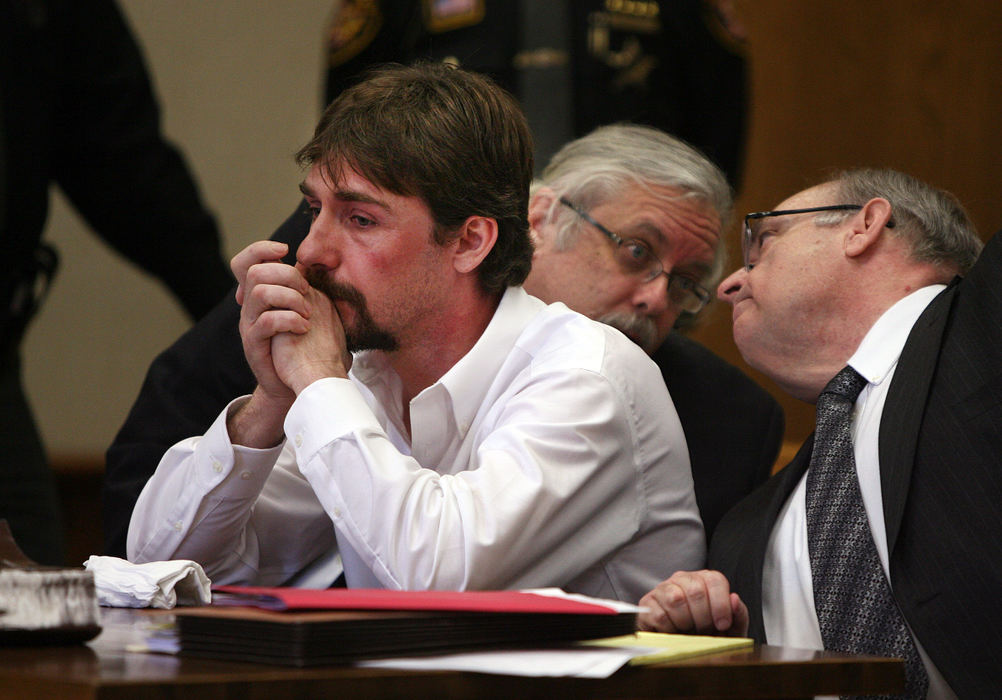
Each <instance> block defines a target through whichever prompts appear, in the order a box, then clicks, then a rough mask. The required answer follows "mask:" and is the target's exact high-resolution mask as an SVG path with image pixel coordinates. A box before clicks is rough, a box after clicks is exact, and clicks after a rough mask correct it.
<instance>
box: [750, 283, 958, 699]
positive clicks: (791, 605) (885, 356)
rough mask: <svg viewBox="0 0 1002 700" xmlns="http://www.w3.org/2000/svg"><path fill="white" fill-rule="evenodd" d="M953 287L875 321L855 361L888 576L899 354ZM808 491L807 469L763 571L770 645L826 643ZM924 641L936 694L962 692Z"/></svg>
mask: <svg viewBox="0 0 1002 700" xmlns="http://www.w3.org/2000/svg"><path fill="white" fill-rule="evenodd" d="M945 288H946V287H945V285H942V284H937V285H931V286H928V287H923V288H921V289H919V290H916V291H915V292H912V293H911V294H909V295H908V296H906V297H905V298H903V299H901V300H900V301H898V302H897V303H896V304H895V305H894V306H892V307H891V308H889V309H888V310H887V311H885V312H884V314H883V315H882V316H881V317H880V318H879V319H878V320H877V322H876V323H875V324H873V327H872V328H871V329H870V330H869V331H868V332H867V334H866V336H865V337H864V338H863V342H861V343H860V345H859V347H858V348H857V349H856V352H855V353H854V354H853V356H852V357H851V358H849V362H848V363H847V364H849V365H850V366H852V367H853V369H855V370H856V371H857V372H859V373H860V374H861V375H862V376H863V377H864V378H865V379H866V380H867V385H866V386H864V387H863V391H862V392H860V394H859V397H858V398H857V399H856V405H855V407H854V410H853V417H852V442H853V455H854V457H855V460H856V475H857V477H858V478H859V487H860V492H861V493H862V497H863V507H864V509H865V510H866V516H867V519H868V520H869V522H870V532H871V534H872V535H873V541H874V544H876V546H877V555H878V556H879V557H880V563H881V565H882V566H883V567H884V574H885V575H886V576H887V579H888V581H890V567H889V564H888V561H889V556H888V551H887V531H886V528H885V526H884V506H883V500H882V498H881V490H880V460H879V454H878V437H879V432H880V417H881V415H882V414H883V410H884V401H885V400H886V399H887V390H888V388H889V387H890V385H891V378H892V377H893V376H894V370H895V368H896V367H897V364H898V358H899V357H900V356H901V351H902V349H903V348H904V346H905V341H907V340H908V334H909V333H910V332H911V329H912V326H914V325H915V321H917V320H918V317H919V316H921V315H922V312H923V311H924V310H925V307H926V306H928V305H929V302H931V301H932V300H933V299H934V298H935V297H936V296H937V295H938V294H939V293H940V292H941V291H942V290H943V289H945ZM806 495H807V474H806V472H805V474H804V476H803V477H802V478H801V479H800V482H799V483H798V484H797V487H796V488H795V489H794V490H793V492H792V493H791V494H790V497H789V499H788V500H787V502H786V504H785V505H784V506H783V509H782V510H781V511H780V514H779V518H777V520H776V524H775V525H774V526H773V530H772V535H771V536H770V539H769V544H768V546H767V548H766V555H765V563H764V568H763V572H762V616H763V622H764V623H765V632H766V640H767V641H768V643H769V644H778V645H783V646H791V647H799V648H802V649H823V648H824V644H823V642H822V640H821V629H820V627H819V625H818V616H817V612H816V611H815V608H814V583H813V580H812V578H811V559H810V553H809V551H808V548H807V514H806ZM912 636H913V637H914V635H912ZM916 642H917V640H916ZM917 646H918V648H919V654H920V656H921V657H922V661H923V662H924V664H925V666H926V670H927V671H928V672H929V680H930V685H929V697H930V698H950V697H954V696H953V694H952V692H951V691H950V689H949V687H948V686H947V685H946V683H945V681H943V679H942V676H941V675H940V674H939V672H938V671H937V670H936V668H935V667H934V666H933V665H932V663H931V661H930V660H929V658H928V656H926V654H925V650H924V649H923V648H922V645H921V644H917Z"/></svg>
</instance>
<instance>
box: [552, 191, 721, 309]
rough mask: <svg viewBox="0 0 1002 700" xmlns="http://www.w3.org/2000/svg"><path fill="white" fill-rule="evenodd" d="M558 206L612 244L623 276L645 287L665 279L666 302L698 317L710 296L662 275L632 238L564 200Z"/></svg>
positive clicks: (650, 253)
mask: <svg viewBox="0 0 1002 700" xmlns="http://www.w3.org/2000/svg"><path fill="white" fill-rule="evenodd" d="M560 203H561V204H563V205H564V206H565V207H567V208H569V209H571V210H572V211H573V212H574V213H575V214H577V215H578V216H580V217H581V218H582V219H584V220H585V221H587V222H588V223H589V224H591V225H592V226H594V227H595V228H597V229H598V230H599V231H601V232H602V233H603V234H605V235H606V236H607V237H608V238H609V240H611V241H612V242H613V243H615V244H616V262H617V263H619V265H620V267H622V268H623V269H624V270H625V271H626V272H628V273H629V274H631V275H636V276H638V277H639V278H640V279H641V280H643V282H644V283H645V284H646V283H647V282H651V281H653V280H655V279H657V277H658V275H664V276H665V277H667V278H668V300H669V301H670V302H671V303H672V304H673V305H674V306H675V307H677V308H678V309H680V310H682V311H684V312H686V313H689V314H698V313H699V312H700V311H702V310H703V307H704V306H706V304H707V302H709V301H710V293H709V292H708V291H706V289H704V288H703V287H701V286H700V285H699V284H697V283H696V282H695V280H692V279H690V278H688V277H682V276H681V275H674V274H672V273H670V272H665V269H664V266H663V265H662V264H661V260H659V259H658V256H656V255H655V254H654V251H653V250H651V247H650V246H649V245H647V244H646V243H644V242H643V241H641V240H639V239H636V238H623V237H622V236H619V235H617V234H615V233H613V232H612V231H610V230H609V229H607V228H606V227H605V226H603V225H602V224H600V223H599V222H598V221H596V220H595V219H594V217H592V215H591V214H589V213H588V212H586V211H585V210H584V209H581V208H580V207H578V206H576V205H575V204H573V203H571V201H570V200H569V199H567V198H566V197H561V198H560Z"/></svg>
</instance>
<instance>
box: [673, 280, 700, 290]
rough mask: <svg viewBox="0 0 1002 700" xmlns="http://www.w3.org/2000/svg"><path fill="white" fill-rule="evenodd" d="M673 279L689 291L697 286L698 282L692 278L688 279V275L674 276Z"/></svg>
mask: <svg viewBox="0 0 1002 700" xmlns="http://www.w3.org/2000/svg"><path fill="white" fill-rule="evenodd" d="M674 279H675V280H676V282H675V284H677V285H678V286H679V287H681V288H682V289H684V290H685V291H687V292H691V291H692V290H694V289H695V288H696V287H697V286H699V282H697V281H696V280H693V279H689V278H688V277H675V278H674Z"/></svg>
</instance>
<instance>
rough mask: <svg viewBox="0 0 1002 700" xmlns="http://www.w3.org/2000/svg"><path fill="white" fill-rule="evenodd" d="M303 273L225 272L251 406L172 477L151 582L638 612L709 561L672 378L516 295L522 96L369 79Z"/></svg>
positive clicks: (523, 151)
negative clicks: (573, 603) (648, 594)
mask: <svg viewBox="0 0 1002 700" xmlns="http://www.w3.org/2000/svg"><path fill="white" fill-rule="evenodd" d="M298 158H299V160H300V162H301V163H302V164H303V165H304V166H306V167H307V168H308V173H307V176H306V179H305V180H304V182H303V184H302V186H301V189H302V191H303V193H304V195H305V197H306V201H307V203H308V204H309V206H310V208H311V209H312V212H313V217H314V221H313V224H312V226H311V229H310V233H309V235H308V236H307V238H306V239H305V240H304V241H303V243H302V244H301V245H300V247H299V249H298V252H297V261H298V262H297V264H296V265H295V266H290V265H285V264H282V263H281V261H280V260H281V257H282V256H283V255H284V254H285V253H286V252H287V250H286V246H285V245H284V244H282V243H278V242H274V241H261V242H258V243H254V244H252V245H251V246H249V247H247V248H246V249H245V250H243V251H242V252H241V253H239V254H238V255H237V256H236V257H235V258H234V259H233V263H232V267H233V270H234V273H235V274H236V276H237V280H238V282H239V287H238V291H237V300H238V302H240V304H241V305H242V309H241V319H240V334H241V338H242V341H243V345H244V352H245V355H246V358H247V361H248V363H249V365H250V367H251V369H252V370H253V372H254V375H255V377H256V379H257V382H258V385H257V387H256V389H255V390H254V392H253V394H251V395H250V396H249V397H242V398H237V399H235V400H234V401H233V402H232V403H231V404H230V405H229V406H228V407H227V408H226V410H225V411H223V413H222V414H221V415H220V416H219V418H218V419H217V420H216V422H215V423H214V424H213V425H212V426H211V427H210V428H209V430H208V431H207V432H206V434H205V435H204V436H200V437H193V438H190V439H188V440H184V441H182V442H180V443H178V444H177V445H176V446H175V447H174V448H172V449H171V450H170V451H169V452H168V453H167V454H166V455H165V456H164V458H163V460H162V461H161V463H160V465H159V467H158V468H157V471H156V473H155V474H154V475H153V477H152V478H151V479H150V481H149V482H148V483H147V485H146V488H145V489H144V490H143V493H142V494H141V496H140V498H139V501H138V503H137V505H136V508H135V510H134V513H133V517H132V521H131V524H130V528H129V536H128V552H129V558H130V559H131V560H133V561H137V562H141V561H149V560H156V559H169V558H190V559H194V560H196V561H199V562H200V563H202V565H203V566H204V567H205V568H206V571H207V573H208V574H209V576H210V577H211V578H212V579H213V581H214V582H215V583H244V584H259V585H280V584H288V585H308V586H325V585H330V584H331V583H332V581H333V580H334V578H335V577H336V576H337V575H338V574H339V573H340V572H341V571H342V570H343V573H344V576H345V580H346V583H347V585H349V586H352V587H392V588H401V589H426V588H438V589H489V588H515V587H519V588H521V587H536V586H561V587H563V588H566V589H569V590H573V591H578V592H582V593H586V594H590V595H597V596H605V597H610V598H619V599H622V600H629V601H635V600H637V599H638V598H639V597H640V595H641V594H642V593H643V592H644V591H646V590H648V589H649V588H650V587H651V586H653V585H654V584H656V583H657V581H659V580H661V579H662V578H664V576H666V575H667V574H668V573H670V572H671V571H673V570H675V569H678V568H693V567H695V566H699V565H701V563H702V561H703V558H704V554H705V544H704V539H703V533H702V528H701V526H700V521H699V515H698V512H697V509H696V503H695V500H694V497H693V491H692V477H691V473H690V469H689V460H688V453H687V449H686V443H685V438H684V436H683V434H682V429H681V426H680V425H679V422H678V418H677V415H676V413H675V409H674V407H673V406H672V404H671V400H670V399H669V397H668V394H667V392H666V391H665V387H664V383H663V382H662V381H661V379H660V373H659V371H658V369H657V367H656V366H655V365H654V364H653V362H651V360H650V358H649V357H648V356H647V355H646V354H645V353H644V352H643V351H642V350H641V349H640V348H639V347H638V346H637V345H635V344H634V343H632V342H630V340H629V339H627V338H626V337H625V336H623V335H622V334H620V333H619V332H617V331H615V330H613V329H611V328H609V327H608V326H606V325H603V324H599V323H596V322H594V321H591V320H589V319H588V318H586V317H584V316H582V315H579V314H577V313H575V312H571V311H569V310H568V309H567V308H566V307H564V306H563V305H562V304H553V305H550V306H547V305H545V304H544V303H542V302H541V301H539V300H538V299H535V298H533V297H530V296H528V295H527V294H526V293H525V292H524V291H523V290H522V289H521V287H520V286H518V285H520V283H521V282H522V281H523V280H524V278H525V276H526V274H527V273H528V270H529V266H530V264H531V256H532V246H531V244H530V242H529V238H528V223H527V219H526V211H527V203H528V196H529V183H530V180H531V173H532V157H531V138H530V136H529V134H528V129H527V127H526V125H525V121H524V117H523V116H522V114H521V112H520V110H519V109H518V107H517V105H516V104H515V103H514V101H513V100H512V99H511V98H510V97H509V96H508V95H507V94H506V93H504V92H503V91H501V90H500V89H498V88H497V87H496V86H495V85H493V84H492V83H490V82H489V81H488V80H486V79H484V78H482V77H481V76H478V75H476V74H472V73H468V72H465V71H462V70H454V69H451V68H448V67H445V66H440V65H425V66H415V67H406V68H405V67H393V68H388V69H383V70H381V71H377V72H375V73H373V74H371V75H370V76H369V77H368V78H367V79H365V80H364V81H363V82H361V83H359V84H358V85H356V86H355V87H353V88H351V89H349V90H348V91H346V92H345V93H343V94H342V95H341V96H340V97H339V98H338V99H337V100H336V101H335V102H334V103H332V105H331V106H330V107H329V108H328V109H327V110H326V111H325V113H324V116H323V117H322V119H321V121H320V124H319V125H318V127H317V130H316V133H315V135H314V138H313V140H312V141H311V142H310V143H309V144H307V145H306V146H305V147H304V148H303V149H302V150H301V151H300V153H299V154H298Z"/></svg>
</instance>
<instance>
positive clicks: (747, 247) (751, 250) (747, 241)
mask: <svg viewBox="0 0 1002 700" xmlns="http://www.w3.org/2000/svg"><path fill="white" fill-rule="evenodd" d="M862 208H863V207H862V206H860V205H859V204H830V205H828V206H826V207H808V208H806V209H777V210H776V211H757V212H754V213H752V214H745V226H744V230H743V231H742V235H741V252H742V254H743V255H744V263H745V269H746V270H751V269H752V268H753V267H755V263H757V262H758V258H759V254H760V253H761V252H762V235H763V234H764V233H765V232H764V231H763V230H762V225H763V223H764V222H763V221H762V220H763V219H768V218H770V217H773V216H786V215H788V214H812V213H816V212H822V211H855V210H857V209H862ZM885 225H886V226H887V228H894V220H893V219H888V221H887V223H886V224H885Z"/></svg>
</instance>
